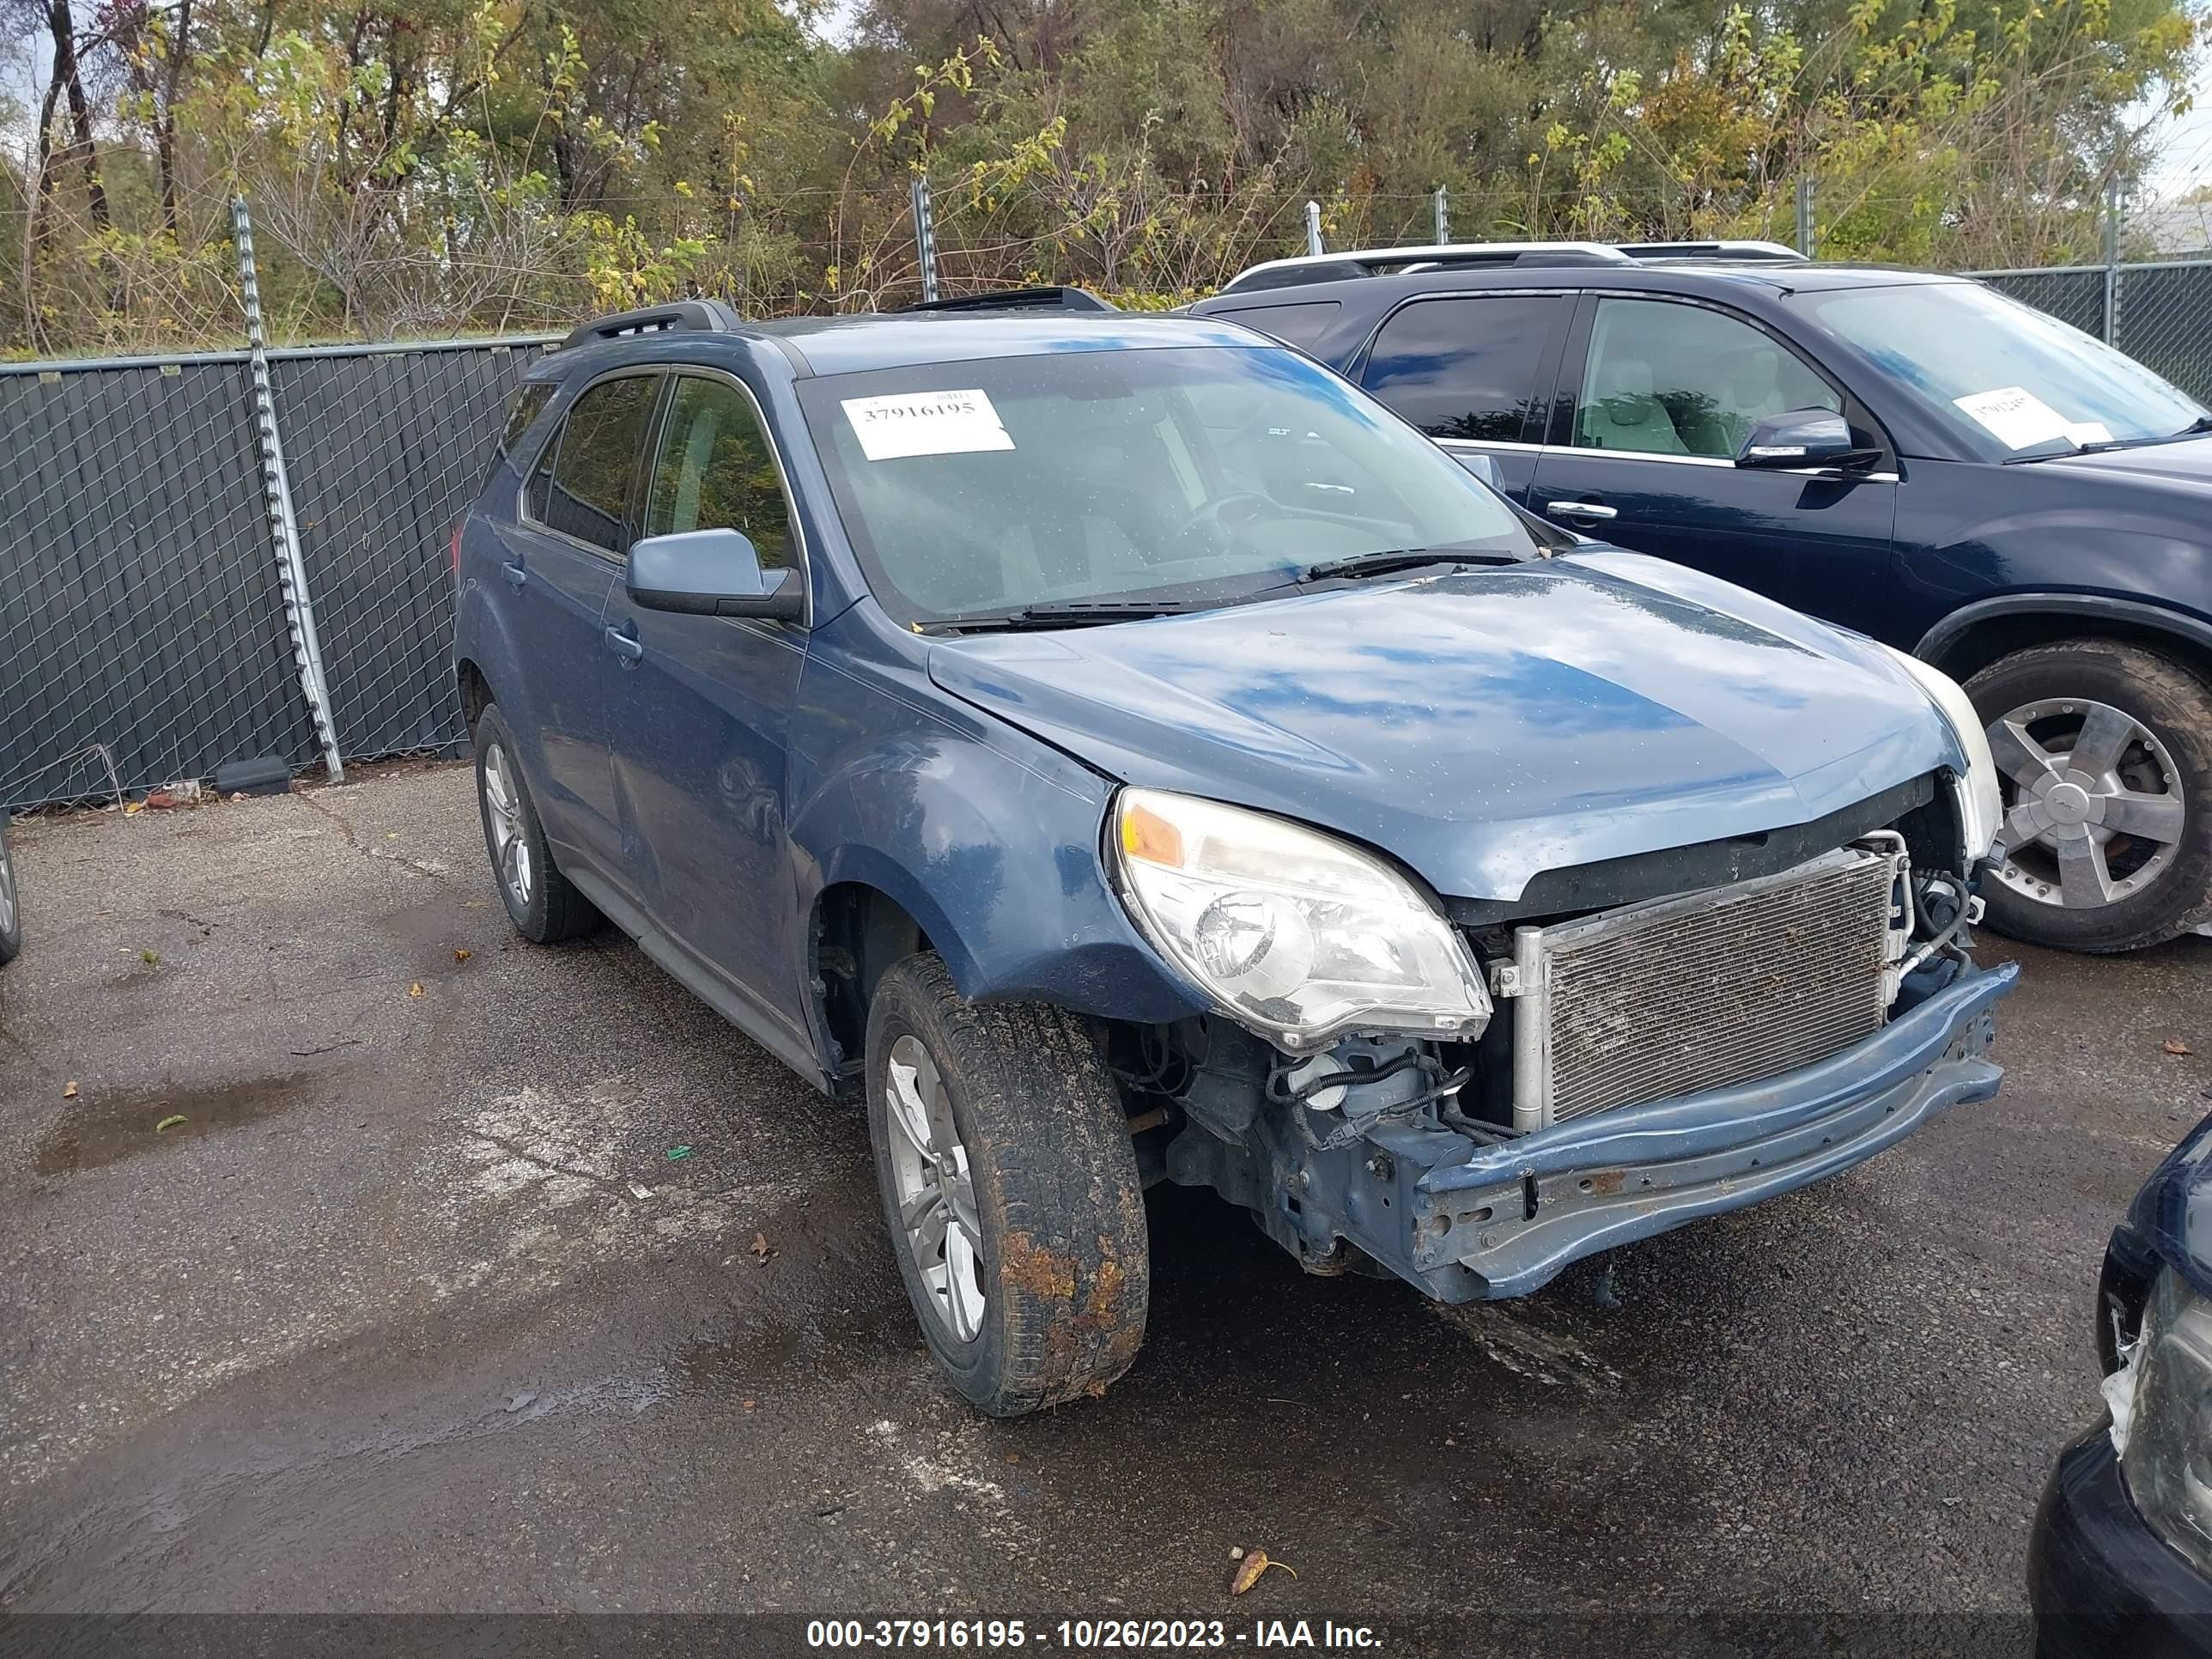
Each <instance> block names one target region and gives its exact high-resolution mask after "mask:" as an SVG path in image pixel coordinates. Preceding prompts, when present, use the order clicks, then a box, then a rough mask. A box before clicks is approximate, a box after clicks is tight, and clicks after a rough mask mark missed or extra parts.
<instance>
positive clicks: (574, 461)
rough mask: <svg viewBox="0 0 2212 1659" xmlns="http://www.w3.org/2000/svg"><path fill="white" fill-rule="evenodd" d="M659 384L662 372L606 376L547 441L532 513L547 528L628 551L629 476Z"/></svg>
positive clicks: (533, 485)
mask: <svg viewBox="0 0 2212 1659" xmlns="http://www.w3.org/2000/svg"><path fill="white" fill-rule="evenodd" d="M659 389H660V377H659V375H658V374H625V375H623V376H622V377H621V378H620V379H618V380H602V381H601V382H600V383H599V385H597V386H593V387H592V389H591V390H590V391H588V392H586V393H585V394H584V395H583V396H582V397H580V398H577V399H576V406H575V407H574V409H571V410H569V411H568V419H567V421H565V422H562V428H561V435H560V438H559V439H558V440H557V441H556V442H555V443H553V444H550V445H548V446H547V447H546V458H545V460H544V461H541V462H540V463H539V465H538V471H539V473H540V474H541V475H543V484H542V499H541V482H540V479H539V478H532V480H531V488H530V509H531V512H532V513H533V514H535V515H536V516H537V517H538V519H539V520H542V521H543V522H544V524H545V526H546V527H547V528H548V529H551V530H557V531H560V532H562V534H564V535H568V536H574V538H576V539H577V540H578V541H580V542H589V543H590V544H592V546H594V547H603V548H605V550H607V551H608V552H610V553H619V552H621V551H622V550H623V515H624V513H626V511H627V510H628V508H629V486H630V479H631V477H632V476H633V475H634V474H635V471H636V468H637V459H638V452H639V450H641V449H642V448H643V447H645V428H646V426H647V422H649V421H650V419H651V418H652V415H653V394H654V393H655V392H658V391H659ZM548 462H550V466H551V471H550V474H548V473H547V471H546V466H547V463H548Z"/></svg>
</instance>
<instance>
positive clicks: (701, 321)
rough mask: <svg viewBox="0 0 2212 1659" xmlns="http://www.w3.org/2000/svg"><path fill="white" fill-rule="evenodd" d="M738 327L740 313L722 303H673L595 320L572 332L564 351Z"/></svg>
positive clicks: (724, 330) (694, 301)
mask: <svg viewBox="0 0 2212 1659" xmlns="http://www.w3.org/2000/svg"><path fill="white" fill-rule="evenodd" d="M737 326H738V313H736V312H734V311H732V310H731V309H730V307H728V306H726V305H725V304H723V303H722V301H720V300H672V301H670V302H669V303H668V304H666V305H665V306H647V307H645V309H643V310H642V311H618V312H617V313H615V314H614V315H613V316H611V317H599V318H594V319H592V321H590V322H588V323H584V324H581V325H579V326H577V327H575V328H573V329H571V330H569V331H568V338H567V339H565V340H563V341H562V342H561V349H562V350H563V351H567V350H569V349H573V348H574V347H576V346H582V345H590V344H591V343H592V342H594V341H596V340H617V339H621V338H622V337H624V336H626V335H631V334H663V333H666V332H668V331H670V330H672V329H695V328H696V329H705V330H708V331H710V332H714V333H723V332H726V331H728V330H730V329H733V328H735V327H737Z"/></svg>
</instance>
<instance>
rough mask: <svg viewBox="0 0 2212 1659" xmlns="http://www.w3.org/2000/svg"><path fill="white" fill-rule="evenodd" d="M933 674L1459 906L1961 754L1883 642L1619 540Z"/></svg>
mask: <svg viewBox="0 0 2212 1659" xmlns="http://www.w3.org/2000/svg"><path fill="white" fill-rule="evenodd" d="M929 671H930V675H931V678H933V680H935V681H936V683H937V684H939V686H941V687H943V688H944V689H945V690H947V691H949V692H951V693H952V694H953V695H954V696H958V697H960V698H962V699H963V700H965V701H966V702H970V703H973V704H975V706H976V707H978V708H983V709H986V710H987V711H989V712H990V713H991V714H994V715H996V716H998V717H999V718H1000V719H1002V720H1006V721H1008V722H1010V723H1011V724H1012V725H1014V726H1019V727H1021V728H1022V729H1024V730H1025V731H1027V732H1031V733H1033V734H1034V735H1036V737H1038V738H1042V739H1043V740H1044V741H1046V742H1048V743H1050V744H1053V745H1054V746H1055V747H1056V748H1059V749H1061V750H1066V752H1068V753H1070V754H1072V755H1073V756H1075V757H1078V758H1079V759H1081V760H1083V761H1085V762H1086V763H1089V764H1090V765H1091V766H1093V767H1095V768H1097V769H1098V770H1100V771H1102V772H1103V773H1105V774H1107V775H1109V776H1111V777H1114V778H1116V779H1119V780H1121V781H1123V782H1126V783H1135V784H1144V785H1148V786H1151V787H1156V788H1162V789H1175V790H1181V791H1182V792H1184V793H1188V794H1193V795H1202V796H1206V797H1208V798H1210V799H1215V800H1223V801H1229V802H1232V803H1234V804H1236V805H1243V806H1250V807H1257V808H1260V809H1262V810H1265V811H1273V812H1279V813H1280V814H1282V815H1283V816H1285V817H1291V818H1297V819H1299V820H1301V821H1303V822H1304V823H1311V824H1315V825H1316V826H1319V827H1321V828H1322V829H1331V830H1334V831H1335V832H1336V833H1338V834H1339V835H1342V836H1350V837H1352V839H1354V840H1356V841H1360V842H1365V843H1367V844H1368V845H1370V846H1371V847H1375V848H1380V849H1382V850H1383V851H1384V852H1386V853H1389V854H1392V855H1394V856H1395V857H1396V858H1397V859H1398V860H1400V861H1401V862H1402V863H1404V864H1406V865H1407V866H1411V867H1412V868H1413V870H1414V871H1416V872H1419V874H1420V875H1421V876H1422V877H1424V878H1426V879H1427V881H1428V882H1429V883H1430V884H1431V886H1433V887H1435V888H1436V889H1437V890H1438V891H1439V892H1442V893H1444V894H1447V895H1451V896H1459V897H1464V898H1477V899H1500V900H1508V901H1510V900H1513V899H1516V898H1518V897H1519V896H1520V895H1521V891H1522V888H1523V887H1525V886H1526V885H1527V884H1528V880H1529V878H1531V877H1532V876H1534V875H1535V874H1536V873H1537V872H1540V871H1543V870H1547V869H1556V868H1561V867H1565V866H1573V865H1581V864H1588V863H1591V862H1594V861H1595V860H1600V859H1610V858H1619V857H1624V856H1627V855H1630V854H1638V853H1648V852H1656V851H1659V850H1661V849H1663V848H1673V847H1681V846H1687V845H1690V844H1692V843H1695V842H1704V841H1712V840H1717V839H1719V838H1721V837H1723V836H1743V835H1753V834H1756V833H1758V832H1760V831H1763V830H1768V829H1780V828H1783V827H1784V826H1786V825H1790V824H1796V823H1806V822H1808V821H1809V820H1811V819H1814V818H1817V817H1824V816H1826V814H1828V813H1830V812H1834V811H1841V810H1842V809H1844V807H1847V806H1850V805H1854V804H1855V803H1857V802H1858V801H1860V800H1862V799H1865V798H1866V797H1867V796H1869V795H1872V794H1875V793H1878V792H1880V791H1881V790H1884V789H1887V788H1890V787H1894V786H1895V785H1898V784H1900V783H1903V782H1905V781H1908V780H1910V779H1911V778H1915V777H1917V776H1920V775H1923V774H1925V773H1927V772H1929V771H1932V770H1933V769H1936V768H1937V767H1940V766H1947V765H1948V766H1956V765H1958V764H1960V754H1959V750H1958V747H1957V743H1956V739H1955V738H1954V737H1953V736H1952V733H1951V731H1950V727H1949V726H1948V723H1947V722H1946V721H1945V720H1944V719H1943V717H1942V714H1939V713H1938V712H1937V711H1936V708H1935V705H1934V704H1932V703H1931V702H1929V700H1928V698H1927V696H1926V695H1925V694H1924V693H1923V692H1922V691H1921V690H1920V689H1919V687H1918V686H1917V684H1915V683H1914V682H1913V680H1912V678H1911V676H1910V675H1908V674H1907V673H1905V671H1904V670H1903V669H1902V668H1901V667H1899V665H1897V664H1896V663H1895V662H1894V661H1893V660H1892V659H1890V658H1889V657H1888V656H1887V653H1885V652H1884V651H1883V650H1882V649H1881V647H1878V646H1875V645H1874V644H1872V643H1871V642H1870V641H1865V640H1863V639H1860V638H1858V637H1857V636H1856V635H1844V634H1841V633H1838V631H1836V630H1835V629H1831V628H1828V627H1826V626H1824V625H1822V624H1820V623H1815V622H1813V621H1812V620H1810V619H1809V618H1808V617H1802V616H1799V615H1798V614H1796V612H1795V611H1789V610H1786V609H1784V607H1782V606H1780V605H1775V604H1773V603H1772V602H1771V601H1769V600H1766V599H1760V598H1759V597H1758V596H1757V595H1755V594H1753V593H1750V592H1747V591H1745V590H1744V589H1742V588H1740V587H1736V586H1732V585H1731V584H1729V583H1727V582H1723V581H1718V580H1714V579H1712V578H1711V577H1707V576H1705V575H1701V574H1699V573H1697V572H1695V571H1692V570H1688V569H1686V568H1682V567H1680V566H1677V565H1670V564H1665V563H1662V562H1660V561H1658V560H1656V559H1649V558H1645V557H1644V556H1641V555H1638V554H1632V553H1623V552H1620V551H1618V550H1609V549H1608V550H1600V551H1595V552H1583V553H1577V554H1576V555H1574V556H1571V557H1568V558H1562V559H1554V560H1542V561H1537V562H1531V563H1528V564H1523V565H1516V566H1511V567H1507V568H1498V569H1485V570H1461V571H1456V572H1454V573H1453V574H1449V575H1442V576H1437V577H1433V578H1430V579H1426V580H1414V581H1390V582H1382V583H1370V584H1364V585H1360V586H1348V587H1339V588H1334V589H1331V590H1328V591H1327V592H1316V593H1309V594H1303V595H1300V596H1298V597H1296V598H1292V599H1281V600H1273V601H1263V602H1261V603H1257V604H1252V605H1239V606H1232V607H1230V608H1228V609H1225V610H1219V611H1207V612H1204V613H1202V614H1200V615H1195V616H1188V617H1159V618H1156V619H1154V620H1152V621H1146V622H1134V623H1116V624H1114V625H1111V626H1104V627H1091V628H1083V629H1069V630H1066V631H1061V632H1054V633H1049V634H1013V635H972V636H969V637H966V638H955V639H951V640H945V641H939V642H937V643H935V644H934V645H933V647H932V649H931V652H930V657H929Z"/></svg>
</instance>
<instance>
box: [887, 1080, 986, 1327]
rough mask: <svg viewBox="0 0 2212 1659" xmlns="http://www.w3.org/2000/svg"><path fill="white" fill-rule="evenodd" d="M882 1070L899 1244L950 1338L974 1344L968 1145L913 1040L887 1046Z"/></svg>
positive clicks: (980, 1302)
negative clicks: (901, 1232)
mask: <svg viewBox="0 0 2212 1659" xmlns="http://www.w3.org/2000/svg"><path fill="white" fill-rule="evenodd" d="M886 1075H887V1079H888V1081H889V1084H890V1097H889V1098H888V1099H887V1100H886V1101H885V1102H884V1121H885V1122H886V1123H887V1124H888V1125H889V1126H890V1130H891V1146H890V1157H891V1175H892V1178H893V1179H894V1181H895V1182H896V1183H897V1193H898V1213H899V1218H900V1219H901V1220H902V1222H903V1223H904V1224H905V1226H906V1248H907V1249H908V1252H910V1253H911V1254H912V1255H913V1257H914V1265H915V1272H916V1273H919V1274H920V1275H921V1281H922V1283H923V1284H924V1285H927V1286H928V1287H929V1293H930V1295H931V1297H933V1301H934V1304H935V1307H936V1311H937V1312H938V1314H939V1316H941V1317H942V1318H943V1319H944V1321H945V1325H946V1327H947V1328H949V1329H950V1330H951V1333H952V1335H953V1338H954V1340H957V1341H961V1342H973V1341H974V1340H975V1337H976V1335H977V1334H978V1333H980V1332H981V1330H982V1328H983V1310H984V1305H985V1302H986V1299H987V1298H986V1292H985V1291H984V1289H983V1277H982V1275H983V1233H982V1223H981V1221H980V1220H979V1219H978V1218H977V1217H976V1214H975V1181H974V1179H973V1178H972V1177H971V1176H970V1175H969V1170H968V1149H967V1148H966V1147H965V1146H962V1145H961V1144H960V1131H959V1129H958V1128H957V1127H956V1126H955V1125H954V1123H953V1121H952V1103H951V1100H949V1099H948V1098H947V1097H946V1096H945V1079H944V1078H943V1077H942V1076H940V1075H939V1073H938V1069H937V1062H936V1061H935V1060H932V1059H931V1058H930V1057H929V1051H928V1050H927V1049H926V1048H923V1047H922V1046H921V1042H920V1041H919V1040H917V1039H916V1038H915V1037H913V1036H902V1037H901V1038H899V1039H898V1041H897V1042H894V1043H893V1044H892V1045H891V1052H890V1061H889V1063H888V1065H887V1066H886Z"/></svg>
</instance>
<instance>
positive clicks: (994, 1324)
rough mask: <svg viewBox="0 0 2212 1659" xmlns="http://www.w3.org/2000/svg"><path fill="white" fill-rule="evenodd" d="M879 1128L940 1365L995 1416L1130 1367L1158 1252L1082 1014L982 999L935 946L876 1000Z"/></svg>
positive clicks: (875, 1133) (912, 1279) (1123, 1116)
mask: <svg viewBox="0 0 2212 1659" xmlns="http://www.w3.org/2000/svg"><path fill="white" fill-rule="evenodd" d="M866 1042H867V1049H866V1090H867V1103H868V1130H869V1139H871V1140H872V1142H873V1143H874V1146H875V1160H876V1178H877V1181H878V1185H879V1187H880V1189H881V1191H882V1193H883V1200H884V1219H885V1222H886V1223H887V1225H888V1227H889V1231H890V1237H891V1250H892V1254H893V1255H896V1257H897V1259H898V1267H899V1277H900V1278H901V1279H903V1280H904V1281H905V1283H906V1290H907V1297H908V1300H909V1301H911V1302H912V1303H913V1304H914V1310H915V1314H916V1316H918V1317H919V1318H920V1319H921V1334H922V1335H923V1336H924V1337H925V1338H926V1339H927V1340H928V1343H929V1351H930V1352H931V1353H932V1354H933V1355H934V1356H935V1357H936V1359H937V1363H938V1364H939V1365H940V1366H942V1367H943V1368H944V1370H945V1375H946V1376H948V1377H949V1378H950V1379H951V1383H952V1385H953V1387H955V1388H956V1389H958V1390H959V1391H960V1392H961V1393H962V1394H963V1395H965V1396H966V1397H967V1398H968V1399H969V1401H971V1402H972V1403H974V1404H975V1406H977V1407H981V1409H982V1410H984V1411H986V1412H988V1413H990V1414H991V1415H992V1416H994V1417H1014V1416H1018V1415H1019V1414H1020V1413H1024V1412H1032V1411H1036V1409H1037V1408H1038V1407H1042V1406H1057V1405H1061V1404H1064V1403H1065V1402H1066V1401H1071V1400H1076V1399H1079V1398H1081V1397H1082V1396H1083V1395H1086V1394H1103V1392H1104V1391H1105V1387H1106V1384H1108V1383H1111V1382H1112V1381H1113V1380H1114V1379H1115V1377H1117V1376H1121V1373H1122V1372H1123V1371H1125V1370H1127V1369H1128V1368H1129V1363H1130V1361H1132V1360H1133V1359H1134V1358H1136V1357H1137V1349H1138V1347H1139V1345H1140V1344H1141V1343H1142V1342H1143V1341H1144V1340H1145V1316H1146V1310H1147V1307H1148V1304H1149V1299H1150V1296H1151V1286H1152V1255H1151V1249H1150V1244H1149V1242H1148V1240H1147V1238H1146V1230H1145V1195H1144V1182H1143V1180H1142V1178H1141V1177H1140V1176H1139V1175H1138V1173H1137V1158H1136V1152H1135V1150H1134V1149H1133V1146H1131V1145H1130V1140H1129V1120H1128V1116H1127V1113H1126V1112H1125V1111H1124V1110H1123V1109H1122V1105H1121V1091H1120V1089H1119V1088H1118V1087H1117V1086H1116V1085H1115V1081H1114V1077H1113V1073H1110V1072H1109V1071H1108V1070H1107V1068H1106V1062H1105V1060H1103V1058H1102V1057H1101V1056H1100V1054H1099V1052H1098V1048H1097V1045H1096V1044H1095V1043H1094V1042H1092V1041H1091V1034H1090V1032H1089V1031H1088V1030H1085V1027H1084V1024H1083V1022H1082V1021H1080V1020H1079V1019H1078V1018H1075V1016H1073V1014H1070V1013H1069V1012H1066V1010H1065V1009H1061V1008H1054V1007H1051V1006H1047V1005H1045V1004H1042V1003H1022V1002H992V1003H974V1002H970V1001H969V1000H967V999H966V998H965V997H963V996H962V995H961V994H960V992H959V989H958V987H956V986H955V985H954V984H953V982H952V975H951V973H949V972H948V971H947V970H946V969H945V963H944V962H943V961H942V960H941V959H940V958H939V957H937V956H936V955H935V954H934V953H933V952H930V951H924V952H922V953H921V954H920V955H918V956H911V957H907V958H906V960H905V961H903V962H899V963H893V964H892V965H891V966H890V968H889V969H886V970H885V971H884V975H883V977H882V979H881V980H879V981H878V982H877V984H876V987H875V990H874V992H873V994H872V996H871V997H870V999H869V1002H868V1029H867V1038H866Z"/></svg>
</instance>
